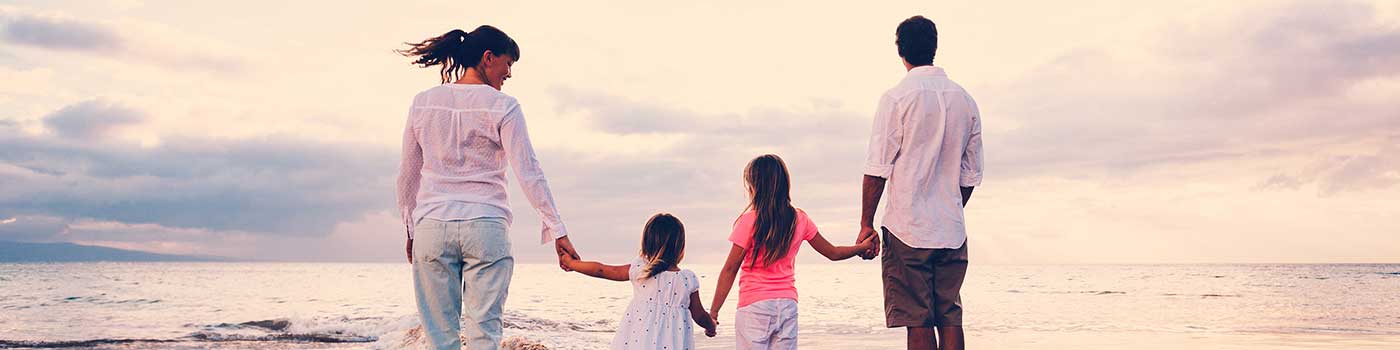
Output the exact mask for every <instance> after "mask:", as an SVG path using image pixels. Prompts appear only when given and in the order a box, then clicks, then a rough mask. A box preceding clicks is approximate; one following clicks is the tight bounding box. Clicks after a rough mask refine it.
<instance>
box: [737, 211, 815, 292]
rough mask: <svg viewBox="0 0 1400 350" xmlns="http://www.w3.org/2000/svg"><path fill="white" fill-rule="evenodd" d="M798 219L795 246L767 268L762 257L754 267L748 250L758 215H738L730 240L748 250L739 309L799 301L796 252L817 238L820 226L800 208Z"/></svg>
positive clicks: (743, 268) (791, 245) (794, 239)
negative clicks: (795, 281)
mask: <svg viewBox="0 0 1400 350" xmlns="http://www.w3.org/2000/svg"><path fill="white" fill-rule="evenodd" d="M796 216H797V217H796V218H795V219H796V224H795V225H794V227H793V234H792V244H790V245H788V253H787V255H785V256H783V258H782V259H778V261H774V262H773V263H772V264H768V265H764V264H763V261H762V258H760V259H759V262H758V265H759V266H753V265H754V264H753V262H752V260H753V256H754V250H753V249H749V247H750V246H752V245H753V230H754V228H753V226H754V220H755V219H757V218H758V213H756V212H754V211H752V210H750V211H748V212H746V213H744V214H743V215H739V220H738V221H735V222H734V232H732V233H730V234H729V241H730V242H733V243H734V245H737V246H739V247H740V248H744V250H746V251H747V252H746V253H745V255H744V262H743V264H741V265H740V266H741V267H740V271H742V272H741V273H740V274H739V307H744V306H746V305H749V304H752V303H754V302H757V301H762V300H767V299H777V298H787V299H792V300H797V287H796V286H794V285H793V274H794V273H793V272H794V271H793V263H794V262H796V261H797V250H798V249H799V248H802V242H803V241H806V240H809V239H812V237H816V236H817V225H816V224H814V223H812V219H810V218H808V217H807V213H806V212H803V211H802V210H801V209H797V215H796Z"/></svg>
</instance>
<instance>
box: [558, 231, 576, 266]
mask: <svg viewBox="0 0 1400 350" xmlns="http://www.w3.org/2000/svg"><path fill="white" fill-rule="evenodd" d="M554 253H555V254H557V255H559V268H560V269H562V270H564V271H568V272H572V271H574V269H571V268H569V265H568V264H567V263H565V261H564V256H565V255H568V256H569V257H570V258H573V259H574V260H578V259H579V256H578V252H577V251H574V243H573V242H570V241H569V236H564V237H559V238H557V239H555V240H554Z"/></svg>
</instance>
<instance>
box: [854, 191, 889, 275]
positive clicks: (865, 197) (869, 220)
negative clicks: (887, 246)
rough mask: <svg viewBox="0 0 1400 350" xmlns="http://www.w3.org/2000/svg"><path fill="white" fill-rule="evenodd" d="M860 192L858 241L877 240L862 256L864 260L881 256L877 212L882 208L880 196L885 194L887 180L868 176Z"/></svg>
mask: <svg viewBox="0 0 1400 350" xmlns="http://www.w3.org/2000/svg"><path fill="white" fill-rule="evenodd" d="M860 192H861V196H860V235H859V236H857V237H856V240H858V241H865V240H866V239H869V238H871V237H874V238H875V240H874V244H872V245H871V247H870V248H869V249H866V250H865V252H864V253H862V254H861V257H862V258H865V259H872V258H874V257H875V255H878V254H880V235H879V232H878V231H875V210H876V209H877V208H879V206H880V196H882V195H884V194H885V178H883V177H879V176H870V175H866V176H865V181H864V182H862V183H861V191H860Z"/></svg>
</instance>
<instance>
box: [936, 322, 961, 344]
mask: <svg viewBox="0 0 1400 350" xmlns="http://www.w3.org/2000/svg"><path fill="white" fill-rule="evenodd" d="M938 349H939V350H963V329H962V326H940V327H938Z"/></svg>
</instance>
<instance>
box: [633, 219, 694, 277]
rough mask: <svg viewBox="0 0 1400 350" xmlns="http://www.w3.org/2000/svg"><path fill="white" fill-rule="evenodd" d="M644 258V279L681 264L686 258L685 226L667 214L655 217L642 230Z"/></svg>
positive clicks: (679, 220)
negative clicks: (645, 261)
mask: <svg viewBox="0 0 1400 350" xmlns="http://www.w3.org/2000/svg"><path fill="white" fill-rule="evenodd" d="M642 257H643V258H646V260H647V266H646V268H645V269H644V270H642V274H644V275H646V277H644V278H651V277H652V276H656V275H657V274H660V273H662V272H665V271H666V270H670V269H671V268H672V267H676V265H677V264H680V263H681V258H683V257H685V225H683V224H681V219H677V218H676V217H675V216H672V215H671V214H667V213H660V214H656V215H653V216H652V217H651V219H648V220H647V225H646V226H645V227H643V228H642Z"/></svg>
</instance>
